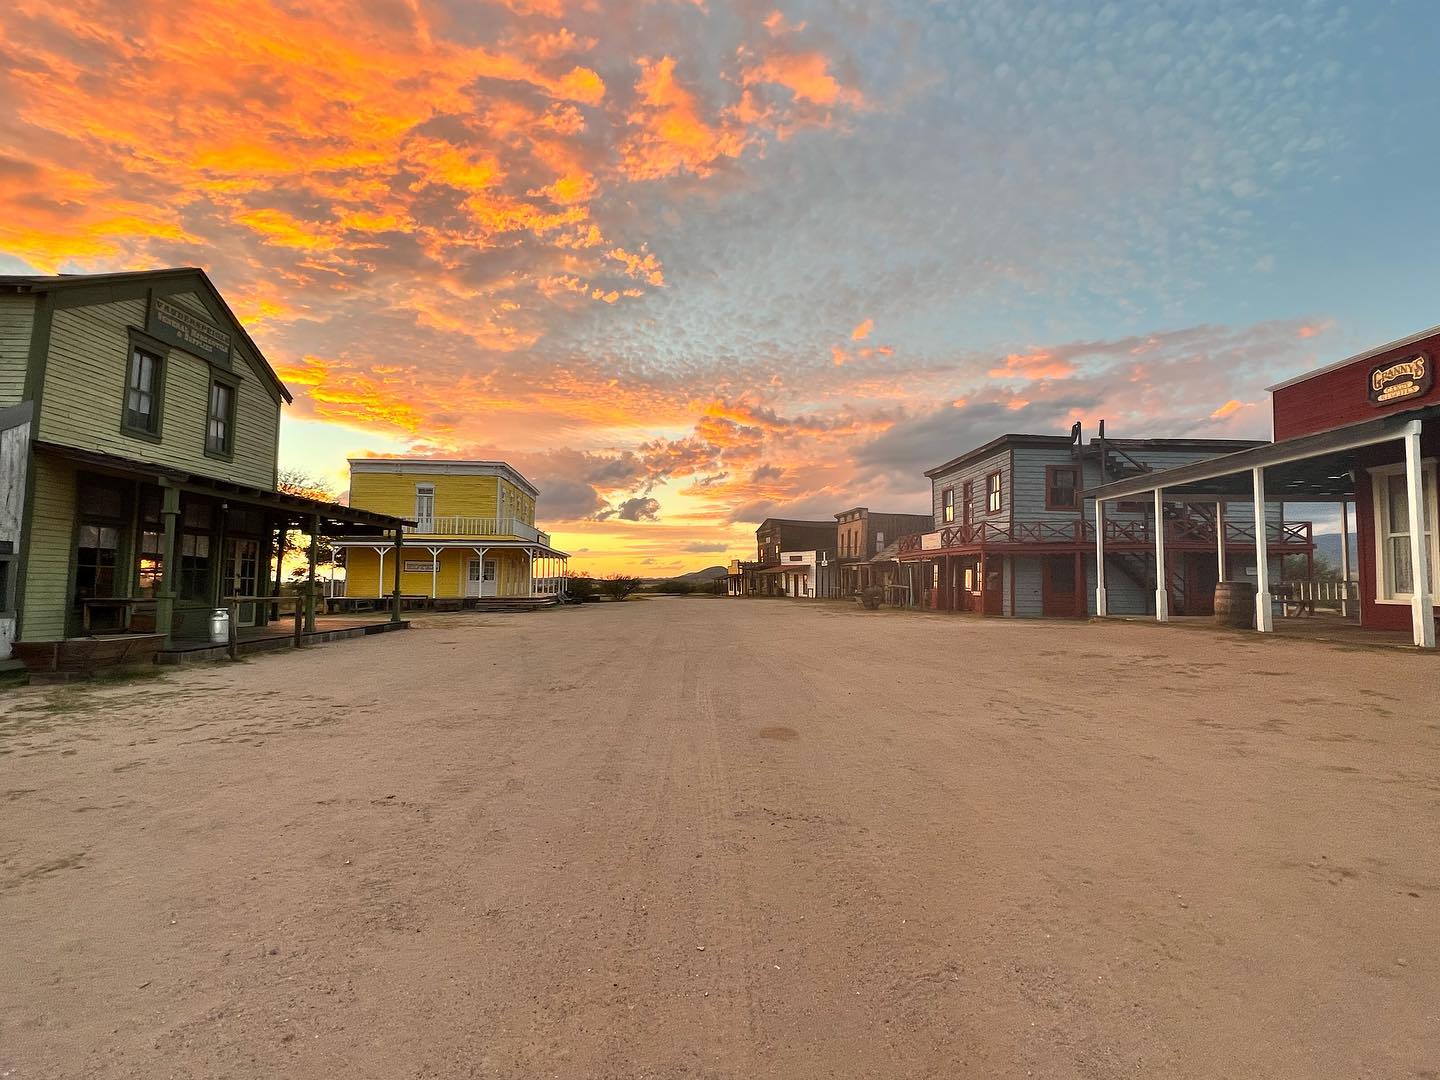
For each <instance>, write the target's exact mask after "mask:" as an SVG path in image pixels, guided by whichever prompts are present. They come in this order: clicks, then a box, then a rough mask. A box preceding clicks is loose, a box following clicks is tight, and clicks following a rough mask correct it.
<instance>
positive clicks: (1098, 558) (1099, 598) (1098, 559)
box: [1095, 499, 1109, 619]
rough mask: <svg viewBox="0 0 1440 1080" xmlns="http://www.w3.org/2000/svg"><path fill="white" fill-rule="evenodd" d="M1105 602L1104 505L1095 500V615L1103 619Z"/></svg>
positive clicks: (1105, 611) (1105, 613) (1106, 612)
mask: <svg viewBox="0 0 1440 1080" xmlns="http://www.w3.org/2000/svg"><path fill="white" fill-rule="evenodd" d="M1106 607H1107V605H1106V600H1105V504H1104V503H1102V502H1101V501H1100V500H1099V499H1096V500H1095V614H1096V615H1098V616H1099V617H1100V618H1102V619H1103V618H1104V617H1105V616H1106V615H1107V614H1109V612H1108V611H1107V610H1106Z"/></svg>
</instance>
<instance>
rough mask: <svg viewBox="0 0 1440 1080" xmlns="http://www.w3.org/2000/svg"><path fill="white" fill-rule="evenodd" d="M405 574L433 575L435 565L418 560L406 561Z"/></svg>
mask: <svg viewBox="0 0 1440 1080" xmlns="http://www.w3.org/2000/svg"><path fill="white" fill-rule="evenodd" d="M405 572H406V573H407V574H433V573H434V572H435V564H434V563H433V562H425V561H423V560H420V559H406V560H405Z"/></svg>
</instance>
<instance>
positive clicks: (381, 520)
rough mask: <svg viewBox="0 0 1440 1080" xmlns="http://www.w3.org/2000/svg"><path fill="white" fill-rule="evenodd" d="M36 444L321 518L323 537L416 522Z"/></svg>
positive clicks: (114, 468) (301, 517)
mask: <svg viewBox="0 0 1440 1080" xmlns="http://www.w3.org/2000/svg"><path fill="white" fill-rule="evenodd" d="M34 446H35V449H36V450H37V451H39V452H43V453H46V454H51V455H54V456H56V457H60V458H64V459H66V460H68V461H73V462H75V463H76V464H77V465H83V466H85V467H87V468H92V469H100V470H103V471H104V472H108V473H113V474H117V475H121V476H131V477H134V478H136V479H140V480H150V481H165V482H168V483H170V484H172V485H173V486H175V487H179V488H188V489H193V490H195V491H198V492H203V493H205V494H209V495H216V496H220V497H230V498H233V499H235V500H236V501H237V502H242V503H246V504H248V505H251V506H257V507H261V508H263V509H267V510H271V511H273V512H275V513H277V514H282V515H285V516H288V517H291V518H294V519H296V520H297V521H302V522H303V521H310V520H313V519H317V518H318V519H319V522H320V533H321V535H323V536H337V535H340V534H342V533H343V534H345V535H355V534H356V533H363V534H365V535H374V536H380V535H393V534H394V532H395V530H396V529H400V528H402V527H403V526H406V525H413V524H414V522H413V521H407V520H406V519H404V518H397V517H391V516H390V515H389V514H377V513H375V512H374V511H372V510H359V509H356V508H354V507H350V506H344V505H341V504H340V503H333V502H327V501H325V500H323V499H310V498H306V497H305V496H303V495H291V494H288V493H286V492H283V491H275V490H272V489H270V488H256V487H248V486H246V485H244V484H237V483H234V482H233V481H229V480H217V479H216V478H215V477H213V476H202V475H199V474H197V473H191V472H187V471H185V470H184V469H177V468H174V467H172V466H168V465H158V464H155V463H154V462H149V461H136V460H135V459H133V458H127V457H121V456H119V455H118V454H104V453H100V452H99V451H95V450H80V449H77V448H76V447H73V446H62V445H60V444H58V443H49V442H41V441H38V440H37V441H36V442H35V444H34Z"/></svg>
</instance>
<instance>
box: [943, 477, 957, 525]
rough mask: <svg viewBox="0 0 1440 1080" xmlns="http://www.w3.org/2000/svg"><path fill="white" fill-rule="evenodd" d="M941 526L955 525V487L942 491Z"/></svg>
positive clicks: (945, 488) (952, 485)
mask: <svg viewBox="0 0 1440 1080" xmlns="http://www.w3.org/2000/svg"><path fill="white" fill-rule="evenodd" d="M940 524H942V525H953V524H955V485H954V484H951V485H950V486H949V487H944V488H941V489H940Z"/></svg>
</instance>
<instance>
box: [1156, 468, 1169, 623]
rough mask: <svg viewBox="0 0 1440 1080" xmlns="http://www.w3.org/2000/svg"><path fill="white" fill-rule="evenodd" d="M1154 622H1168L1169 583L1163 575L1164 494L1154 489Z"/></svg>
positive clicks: (1158, 489)
mask: <svg viewBox="0 0 1440 1080" xmlns="http://www.w3.org/2000/svg"><path fill="white" fill-rule="evenodd" d="M1155 621H1156V622H1169V621H1170V581H1169V579H1168V578H1167V577H1166V575H1165V492H1164V491H1162V490H1161V489H1160V488H1158V487H1157V488H1156V489H1155Z"/></svg>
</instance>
